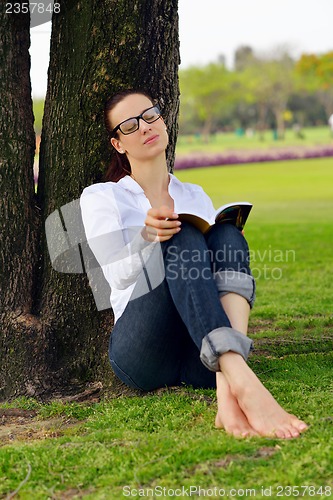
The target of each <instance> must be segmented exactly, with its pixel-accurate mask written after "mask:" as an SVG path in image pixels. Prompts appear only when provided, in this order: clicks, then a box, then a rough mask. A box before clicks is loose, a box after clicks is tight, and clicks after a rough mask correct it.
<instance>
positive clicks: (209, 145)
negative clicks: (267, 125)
mask: <svg viewBox="0 0 333 500" xmlns="http://www.w3.org/2000/svg"><path fill="white" fill-rule="evenodd" d="M302 132H303V135H304V137H303V138H302V139H301V138H299V137H297V136H296V134H295V132H294V131H293V130H291V129H287V130H286V133H285V138H284V139H283V140H274V138H273V134H272V131H266V132H264V134H263V136H262V137H263V138H261V137H260V136H259V134H254V135H253V136H252V137H247V136H245V135H243V136H238V135H236V133H234V132H227V133H220V134H215V135H213V136H211V137H210V140H209V141H208V142H205V140H204V138H202V137H198V136H180V137H179V138H178V141H177V150H176V153H177V156H178V157H180V156H184V155H188V154H191V153H203V154H204V153H220V152H227V151H228V150H229V151H230V150H232V151H239V150H261V149H268V148H290V147H304V146H307V147H312V146H319V145H328V144H330V145H332V144H333V138H332V134H331V132H330V130H329V128H328V127H312V128H305V129H304V130H303V131H302Z"/></svg>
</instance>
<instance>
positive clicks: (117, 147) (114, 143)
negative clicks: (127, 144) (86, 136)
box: [110, 137, 125, 154]
mask: <svg viewBox="0 0 333 500" xmlns="http://www.w3.org/2000/svg"><path fill="white" fill-rule="evenodd" d="M110 142H111V144H112V146H113V147H114V149H115V150H116V151H118V153H121V154H123V153H125V151H124V150H123V148H122V146H121V145H120V141H119V139H116V138H115V137H112V139H111V141H110Z"/></svg>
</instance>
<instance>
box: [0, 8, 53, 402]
mask: <svg viewBox="0 0 333 500" xmlns="http://www.w3.org/2000/svg"><path fill="white" fill-rule="evenodd" d="M29 30H30V19H29V14H6V13H5V9H4V8H3V9H0V108H1V110H0V221H1V231H0V356H1V362H0V366H1V371H0V395H2V394H14V393H15V392H16V390H17V388H18V387H20V388H21V389H22V390H23V391H24V392H26V393H29V391H30V388H31V383H34V381H36V380H37V379H38V376H39V374H40V373H41V372H42V371H43V367H44V366H45V365H44V352H45V342H44V338H43V335H42V333H41V328H40V326H41V325H40V322H39V319H38V318H35V317H34V316H33V315H32V314H31V308H32V303H33V298H34V288H35V281H34V276H35V270H36V265H37V251H36V250H37V230H38V210H37V207H36V200H35V194H34V181H33V157H34V151H35V134H34V129H33V121H34V117H33V111H32V100H31V86H30V77H29V72H30V57H29V46H30V34H29ZM32 358H34V359H35V360H36V361H35V363H34V366H31V365H32V363H31V360H32Z"/></svg>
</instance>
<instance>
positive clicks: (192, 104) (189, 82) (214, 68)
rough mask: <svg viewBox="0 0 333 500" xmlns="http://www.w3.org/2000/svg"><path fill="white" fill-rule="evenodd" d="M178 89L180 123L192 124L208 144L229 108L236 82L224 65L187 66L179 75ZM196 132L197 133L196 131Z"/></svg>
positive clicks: (231, 103) (231, 104) (233, 96)
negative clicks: (179, 95) (198, 127)
mask: <svg viewBox="0 0 333 500" xmlns="http://www.w3.org/2000/svg"><path fill="white" fill-rule="evenodd" d="M179 76H180V86H181V123H182V122H183V123H186V122H187V123H189V122H191V121H194V122H195V123H197V124H198V125H199V126H200V133H201V134H202V135H203V138H204V140H206V141H208V140H209V136H210V134H211V133H212V132H213V131H216V129H217V124H218V123H219V122H220V121H221V118H222V117H223V116H225V115H227V114H228V112H229V111H230V110H231V108H232V106H233V101H234V98H235V91H236V88H237V83H236V81H235V80H233V74H232V73H231V72H230V71H229V70H227V68H226V67H225V66H224V64H220V63H211V64H208V65H207V66H203V67H195V66H194V67H190V68H188V69H185V70H182V71H180V73H179ZM197 131H198V130H197Z"/></svg>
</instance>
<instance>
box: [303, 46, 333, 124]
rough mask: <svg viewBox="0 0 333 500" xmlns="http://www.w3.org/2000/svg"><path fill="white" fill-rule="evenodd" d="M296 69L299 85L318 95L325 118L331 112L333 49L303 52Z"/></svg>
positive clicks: (332, 101)
mask: <svg viewBox="0 0 333 500" xmlns="http://www.w3.org/2000/svg"><path fill="white" fill-rule="evenodd" d="M296 70H297V73H298V74H299V76H300V78H301V81H300V83H299V87H300V88H301V89H303V90H306V91H308V92H310V93H313V94H315V95H316V96H317V97H318V99H319V101H320V102H321V103H322V105H323V107H324V109H325V113H326V120H327V119H328V118H329V116H331V114H332V113H333V51H330V52H327V53H324V54H321V55H316V54H303V55H302V56H301V58H300V59H299V61H298V62H297V65H296Z"/></svg>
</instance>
